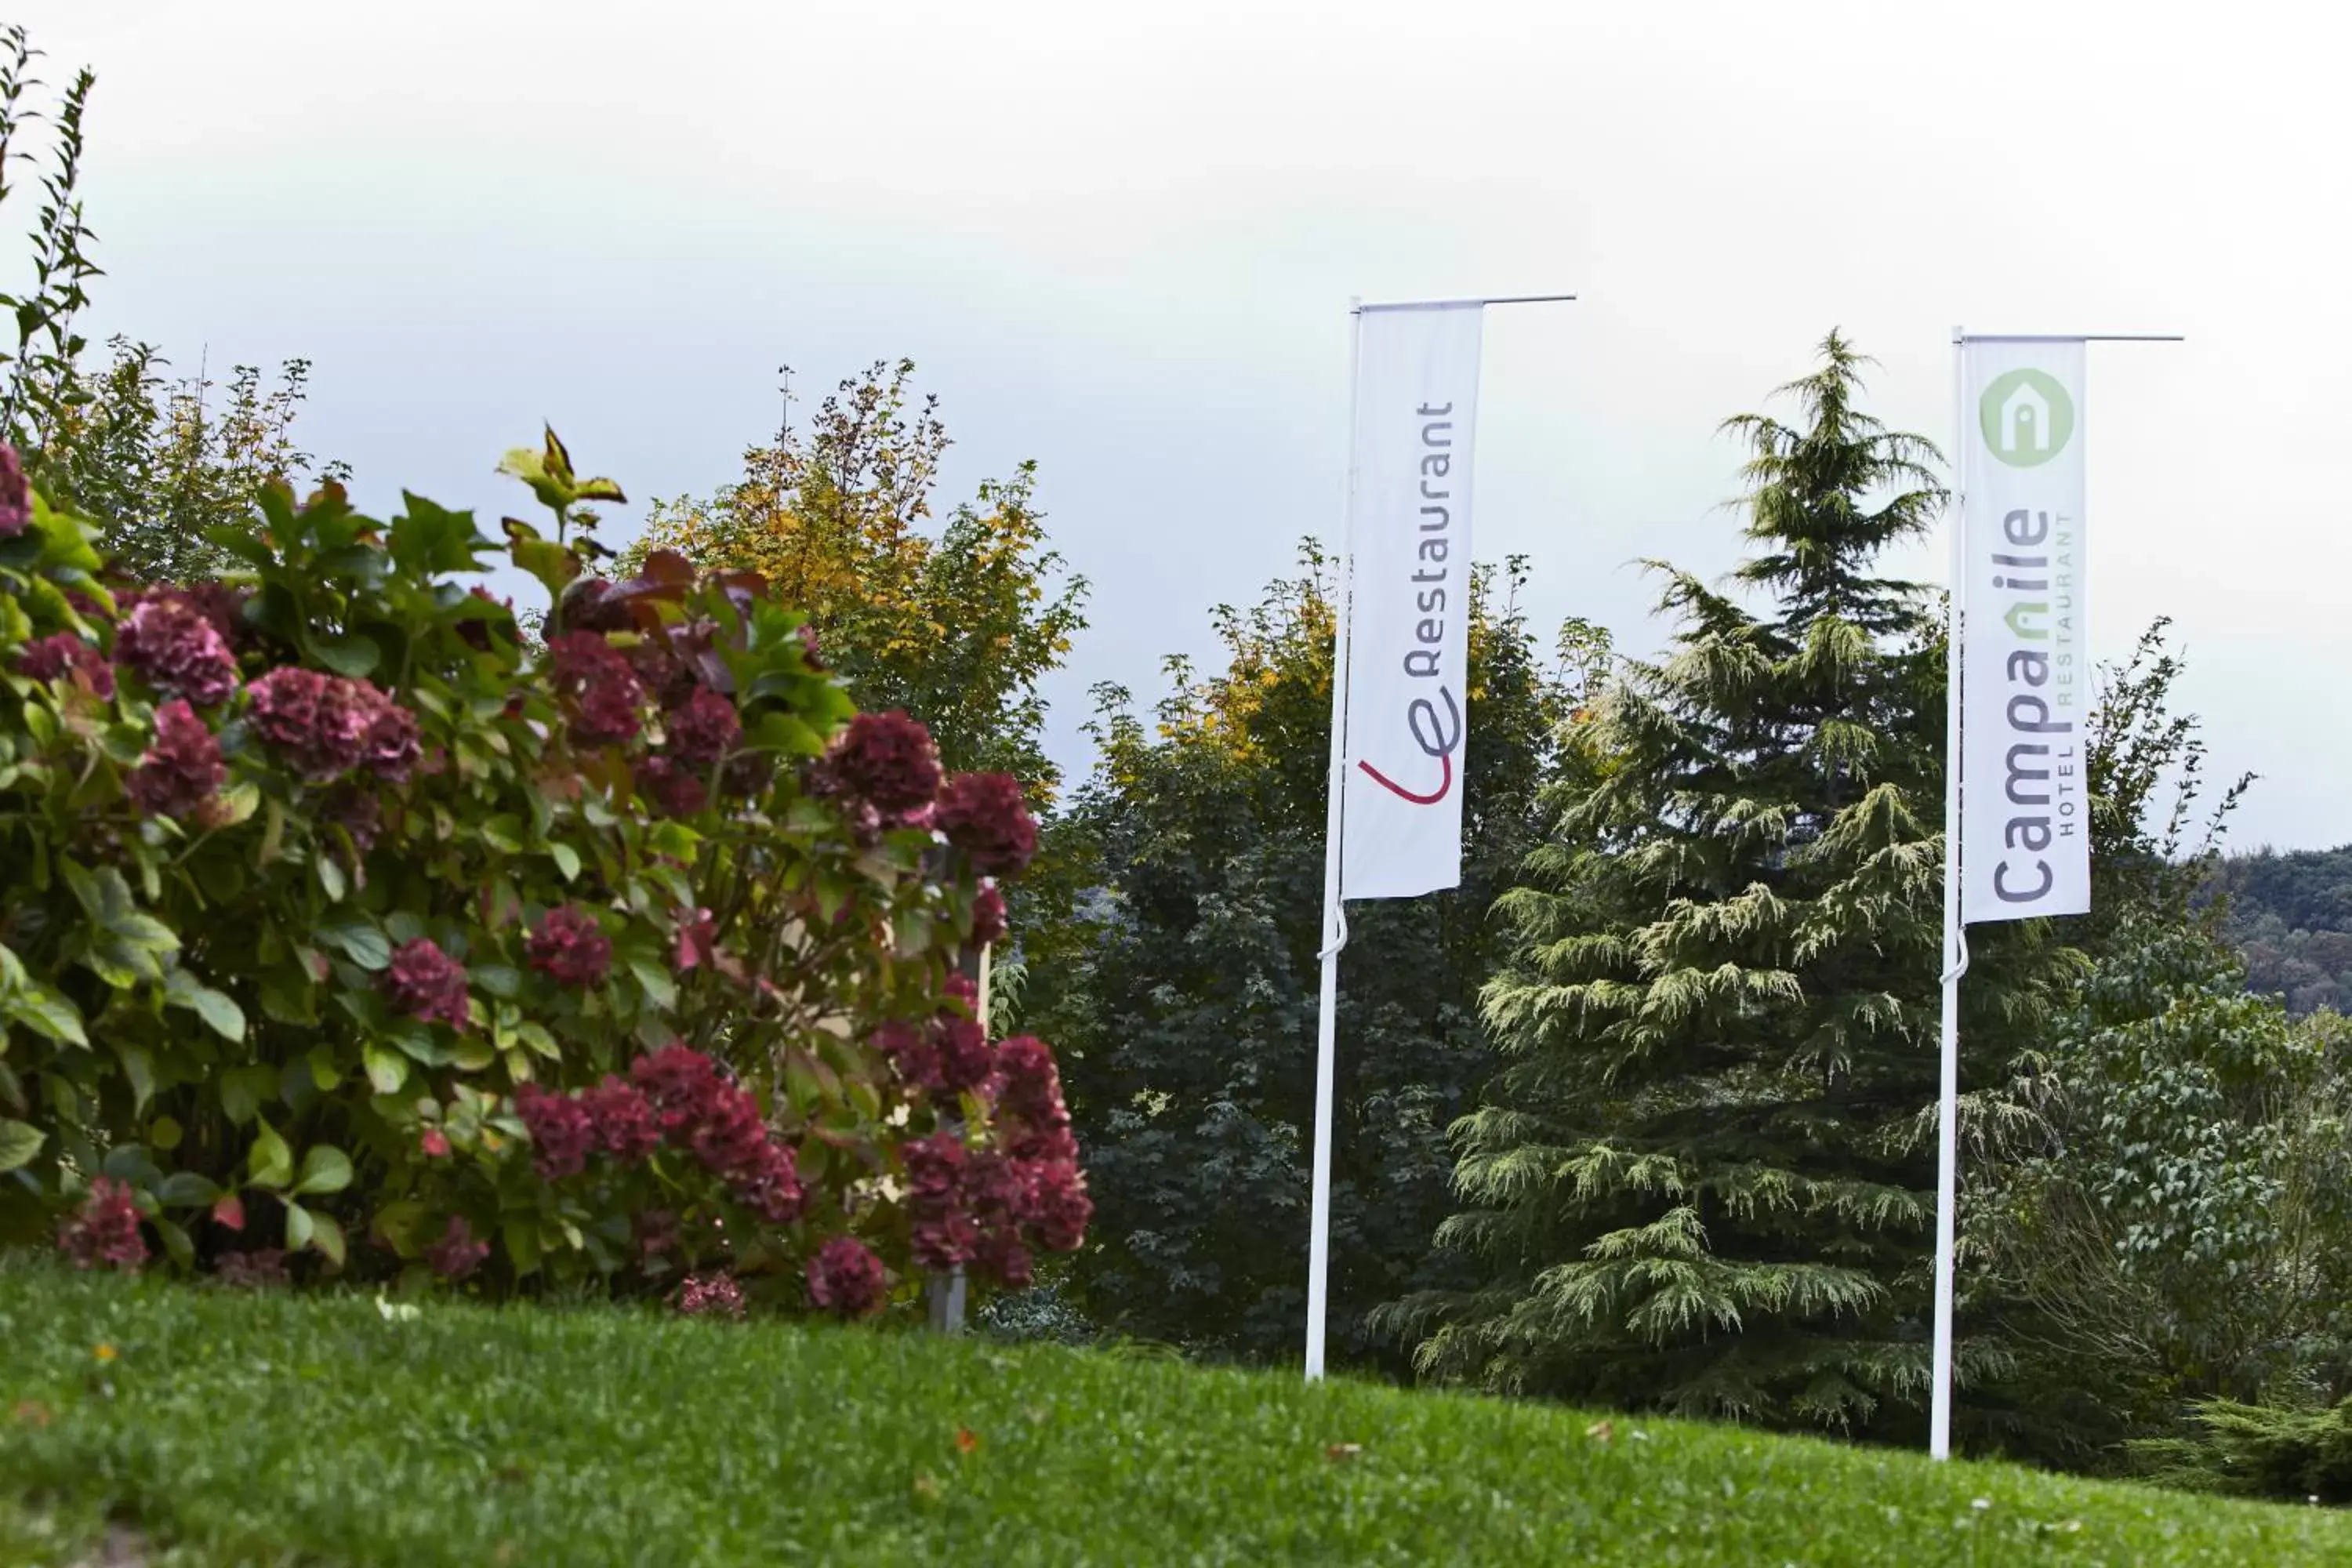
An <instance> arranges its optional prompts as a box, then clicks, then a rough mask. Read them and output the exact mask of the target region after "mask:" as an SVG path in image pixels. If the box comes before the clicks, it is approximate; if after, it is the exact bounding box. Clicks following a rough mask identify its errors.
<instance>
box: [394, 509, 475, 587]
mask: <svg viewBox="0 0 2352 1568" xmlns="http://www.w3.org/2000/svg"><path fill="white" fill-rule="evenodd" d="M401 500H402V501H403V502H404V504H405V505H406V508H407V510H405V511H404V512H403V513H402V514H401V515H400V516H398V517H396V518H394V519H393V520H392V537H391V545H392V559H393V561H394V563H396V564H397V565H398V566H399V567H400V569H401V570H402V572H404V574H407V575H409V576H412V577H432V576H438V575H440V574H443V573H446V572H471V571H473V570H474V568H475V560H474V557H475V553H476V552H477V551H478V548H479V547H480V546H481V545H483V544H485V543H487V542H488V541H486V540H484V539H483V538H482V537H481V535H480V533H479V532H478V531H477V530H476V529H475V527H474V514H473V513H471V512H468V511H449V510H446V509H444V508H442V507H439V506H436V505H435V504H434V503H433V502H431V501H429V500H425V498H424V497H423V496H420V495H415V494H413V493H410V492H407V491H403V492H402V494H401Z"/></svg>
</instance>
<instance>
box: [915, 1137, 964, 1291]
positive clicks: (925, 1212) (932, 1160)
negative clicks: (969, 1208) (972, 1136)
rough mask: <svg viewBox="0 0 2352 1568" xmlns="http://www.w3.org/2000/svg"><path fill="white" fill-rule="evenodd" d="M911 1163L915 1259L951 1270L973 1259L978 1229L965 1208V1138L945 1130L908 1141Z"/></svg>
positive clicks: (933, 1266) (929, 1266) (932, 1266)
mask: <svg viewBox="0 0 2352 1568" xmlns="http://www.w3.org/2000/svg"><path fill="white" fill-rule="evenodd" d="M901 1153H902V1154H903V1155H904V1157H905V1159H906V1162H907V1206H908V1215H909V1217H910V1218H911V1219H912V1221H913V1230H914V1255H915V1261H916V1262H917V1263H919V1264H920V1265H921V1266H922V1267H923V1268H954V1267H955V1266H956V1265H958V1264H960V1263H966V1262H969V1261H971V1256H972V1249H973V1247H975V1246H977V1245H978V1243H979V1240H980V1232H979V1228H978V1227H977V1226H974V1225H973V1224H972V1218H971V1215H970V1214H969V1213H967V1212H966V1211H965V1208H964V1202H963V1198H964V1194H963V1181H964V1168H965V1165H966V1164H967V1163H968V1156H967V1154H966V1152H965V1150H964V1146H963V1140H962V1139H961V1138H959V1137H958V1136H956V1134H955V1133H953V1132H951V1131H938V1132H934V1133H932V1134H931V1135H930V1136H929V1137H928V1138H918V1139H914V1140H912V1141H910V1142H908V1144H907V1145H906V1146H905V1148H904V1149H903V1150H902V1151H901Z"/></svg>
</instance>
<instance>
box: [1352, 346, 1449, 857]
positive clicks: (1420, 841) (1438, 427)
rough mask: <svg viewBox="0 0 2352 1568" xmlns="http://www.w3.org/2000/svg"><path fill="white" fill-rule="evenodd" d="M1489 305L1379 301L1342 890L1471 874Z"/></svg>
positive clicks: (1355, 530)
mask: <svg viewBox="0 0 2352 1568" xmlns="http://www.w3.org/2000/svg"><path fill="white" fill-rule="evenodd" d="M1483 321H1484V312H1483V310H1482V309H1481V307H1480V306H1478V305H1475V304H1466V305H1457V304H1448V305H1427V306H1412V307H1408V308H1404V309H1393V308H1391V309H1382V310H1367V311H1365V312H1364V313H1363V315H1362V317H1361V318H1360V321H1359V323H1358V331H1359V332H1360V339H1359V347H1358V353H1359V355H1360V358H1359V361H1358V366H1357V373H1356V428H1355V432H1354V435H1355V461H1356V471H1355V478H1354V482H1353V484H1352V486H1351V487H1350V492H1349V497H1350V499H1349V529H1348V537H1349V542H1350V552H1351V558H1350V561H1349V570H1350V572H1351V580H1352V582H1353V584H1354V594H1353V596H1352V598H1351V600H1350V602H1349V631H1348V646H1349V666H1348V704H1347V725H1348V727H1347V751H1346V773H1345V778H1346V783H1345V784H1343V785H1342V792H1343V793H1342V795H1341V806H1342V810H1343V812H1344V816H1343V818H1342V822H1343V827H1342V832H1341V835H1340V845H1341V852H1340V871H1339V883H1340V889H1341V896H1342V897H1345V898H1349V899H1409V898H1412V897H1414V896H1416V895H1418V894H1421V893H1427V892H1433V891H1435V890H1437V889H1440V888H1453V887H1458V886H1460V884H1461V881H1462V766H1463V743H1464V742H1465V738H1466V735H1467V724H1468V718H1469V715H1468V713H1467V711H1466V710H1465V700H1466V699H1467V695H1468V680H1467V679H1466V677H1467V670H1468V665H1469V657H1470V467H1471V450H1472V446H1473V437H1474V435H1475V431H1476V428H1477V415H1478V344H1479V331H1480V328H1481V326H1482V324H1483Z"/></svg>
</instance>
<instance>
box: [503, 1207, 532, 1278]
mask: <svg viewBox="0 0 2352 1568" xmlns="http://www.w3.org/2000/svg"><path fill="white" fill-rule="evenodd" d="M506 1241H507V1257H508V1258H509V1260H510V1261H511V1262H512V1263H513V1264H514V1271H515V1272H516V1273H517V1274H536V1273H537V1272H539V1216H538V1215H529V1214H518V1215H508V1216H507V1222H506Z"/></svg>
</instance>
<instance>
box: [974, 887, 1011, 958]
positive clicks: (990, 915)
mask: <svg viewBox="0 0 2352 1568" xmlns="http://www.w3.org/2000/svg"><path fill="white" fill-rule="evenodd" d="M1004 930H1005V922H1004V895H1003V893H1000V892H998V891H997V890H996V888H995V885H994V884H993V883H992V884H990V885H989V886H987V887H985V888H982V889H981V890H980V892H979V893H978V894H977V895H976V896H974V898H973V899H972V900H971V944H972V945H973V946H974V947H988V946H992V945H993V944H994V943H996V942H1003V940H1004Z"/></svg>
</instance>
